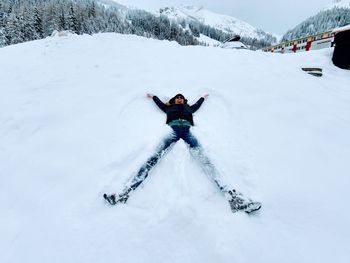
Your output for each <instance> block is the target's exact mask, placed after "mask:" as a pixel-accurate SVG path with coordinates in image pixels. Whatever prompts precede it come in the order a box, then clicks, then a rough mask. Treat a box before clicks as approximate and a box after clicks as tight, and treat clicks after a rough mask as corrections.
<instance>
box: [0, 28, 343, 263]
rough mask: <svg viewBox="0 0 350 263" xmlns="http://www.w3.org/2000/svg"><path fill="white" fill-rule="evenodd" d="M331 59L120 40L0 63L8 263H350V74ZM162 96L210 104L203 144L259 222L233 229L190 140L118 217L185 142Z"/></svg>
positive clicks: (203, 117) (251, 219)
mask: <svg viewBox="0 0 350 263" xmlns="http://www.w3.org/2000/svg"><path fill="white" fill-rule="evenodd" d="M331 52H332V51H331V49H326V50H320V51H315V52H305V53H299V54H286V55H280V54H269V53H261V52H252V51H247V50H224V49H220V48H213V47H182V46H179V45H178V44H176V43H173V42H168V41H157V40H152V39H145V38H141V37H136V36H132V35H118V34H97V35H94V36H86V35H84V36H75V35H68V36H64V37H52V38H47V39H44V40H40V41H33V42H28V43H24V44H19V45H13V46H8V47H5V48H2V49H0V79H1V87H0V160H1V163H0V177H1V184H0V211H1V217H0V232H1V237H0V261H1V262H5V263H12V262H13V263H15V262H35V263H38V262H85V263H87V262H101V261H106V262H110V261H117V262H162V263H163V262H191V263H193V262H224V263H226V262H238V263H239V262H242V263H245V262H291V263H292V262H293V263H294V262H329V261H334V262H340V263H343V262H344V263H345V262H347V260H348V258H349V257H350V253H349V252H348V249H347V246H348V244H349V243H350V238H349V237H350V231H349V228H348V222H349V220H350V214H349V212H347V210H344V207H346V201H347V198H346V197H347V192H348V189H349V186H350V185H349V183H350V180H349V178H348V174H349V172H350V169H349V165H348V156H350V140H349V136H348V134H349V132H350V117H349V116H350V106H349V105H350V90H349V85H348V83H349V79H350V74H349V71H345V70H340V69H338V68H336V67H334V66H333V65H332V63H331ZM307 66H310V67H311V66H320V67H322V68H323V73H324V75H323V77H321V78H315V77H313V76H310V75H308V74H306V73H305V72H302V71H301V70H300V68H301V67H307ZM147 92H149V93H154V94H156V95H158V96H159V97H160V99H162V100H163V101H167V100H169V99H170V98H171V97H172V96H173V95H175V94H177V93H183V94H184V95H185V96H186V97H187V98H188V100H189V102H190V103H191V104H192V103H195V102H196V101H197V99H198V98H199V97H200V96H201V95H204V94H206V93H209V94H210V96H209V97H208V99H207V100H206V101H205V102H204V104H203V105H202V107H201V108H200V109H199V110H198V112H196V113H195V116H194V121H195V124H196V125H195V127H193V129H192V132H193V134H195V135H196V137H197V138H198V140H199V141H200V143H201V144H202V146H203V148H204V151H205V153H206V154H207V155H208V156H209V158H210V159H211V161H212V162H213V163H214V164H215V166H216V167H217V169H218V170H219V171H220V173H221V174H222V177H223V178H224V180H225V181H226V182H227V184H229V185H231V186H233V187H235V188H237V189H239V190H241V191H242V192H243V193H244V194H246V195H247V196H249V197H252V198H254V199H257V200H259V201H261V202H262V203H263V208H262V209H261V211H260V212H259V213H257V214H255V215H246V214H244V213H236V214H232V213H231V211H230V208H229V204H228V203H227V201H226V200H225V199H224V197H223V196H222V195H221V194H220V193H219V192H218V191H217V189H216V187H215V185H214V184H213V183H212V182H211V181H210V179H209V178H207V177H206V176H205V175H204V174H203V172H202V171H201V168H200V167H199V165H198V164H197V163H196V162H195V160H193V159H192V157H191V155H190V153H189V151H188V147H187V146H186V145H185V143H184V142H182V141H179V142H178V143H177V144H175V145H174V146H173V148H172V150H171V151H169V152H168V153H167V154H166V155H165V156H164V158H163V159H162V160H161V161H160V163H159V164H158V165H157V166H156V167H155V169H154V170H152V172H151V173H150V175H149V177H148V178H147V179H146V181H145V182H144V184H142V185H141V186H140V188H138V189H137V191H135V192H134V193H133V194H132V196H131V197H130V199H129V201H128V203H127V204H126V205H119V206H116V207H111V206H109V205H106V203H105V202H104V201H103V199H102V194H103V193H104V192H108V193H109V192H119V191H120V190H121V189H122V188H123V186H124V183H125V182H126V181H127V180H129V179H130V178H131V177H132V176H133V175H134V174H135V173H136V172H137V170H138V169H139V167H140V166H141V165H142V163H143V162H144V161H145V160H147V158H148V157H149V156H150V155H151V154H152V153H153V152H154V151H155V149H156V148H157V146H158V145H159V143H160V141H161V139H162V138H163V137H164V136H166V135H167V134H169V132H170V128H169V127H167V126H166V125H165V119H166V118H165V115H164V113H163V112H161V111H160V110H159V109H158V108H157V107H156V105H155V104H154V103H153V102H152V100H149V99H147V98H146V96H145V94H146V93H147Z"/></svg>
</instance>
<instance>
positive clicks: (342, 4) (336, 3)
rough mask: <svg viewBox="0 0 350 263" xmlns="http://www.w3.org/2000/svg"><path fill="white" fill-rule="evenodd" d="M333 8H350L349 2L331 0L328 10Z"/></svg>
mask: <svg viewBox="0 0 350 263" xmlns="http://www.w3.org/2000/svg"><path fill="white" fill-rule="evenodd" d="M334 7H339V8H350V0H333V1H332V4H330V6H329V7H328V9H332V8H334Z"/></svg>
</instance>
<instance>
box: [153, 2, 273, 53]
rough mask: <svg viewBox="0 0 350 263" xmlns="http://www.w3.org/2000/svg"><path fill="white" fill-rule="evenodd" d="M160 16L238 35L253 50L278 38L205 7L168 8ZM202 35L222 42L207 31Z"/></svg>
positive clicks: (230, 34)
mask: <svg viewBox="0 0 350 263" xmlns="http://www.w3.org/2000/svg"><path fill="white" fill-rule="evenodd" d="M159 14H160V15H166V16H167V17H168V18H170V19H171V20H175V21H178V23H180V24H188V25H191V24H192V25H195V24H198V26H197V27H202V28H203V27H205V26H207V27H208V26H209V27H211V28H213V29H215V30H219V31H221V32H223V33H225V34H226V35H228V36H232V35H236V34H238V35H240V36H241V37H242V42H243V43H245V44H246V45H248V46H250V47H251V48H252V49H255V48H260V47H262V46H268V45H271V44H272V43H275V42H277V39H276V37H275V36H273V35H272V34H270V33H266V32H264V31H263V30H261V29H257V28H255V27H253V26H252V25H250V24H248V23H246V22H244V21H241V20H239V19H237V18H235V17H232V16H227V15H222V14H217V13H214V12H212V11H209V10H207V9H205V8H203V7H195V6H179V7H166V8H163V9H160V10H159ZM184 21H185V22H184ZM200 33H202V34H204V35H207V36H209V37H211V38H214V39H217V40H219V41H221V39H218V38H216V37H215V36H212V35H208V34H207V32H206V31H202V32H200Z"/></svg>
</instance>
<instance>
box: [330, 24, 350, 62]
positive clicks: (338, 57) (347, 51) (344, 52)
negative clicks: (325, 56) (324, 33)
mask: <svg viewBox="0 0 350 263" xmlns="http://www.w3.org/2000/svg"><path fill="white" fill-rule="evenodd" d="M333 32H334V33H335V35H334V44H335V47H334V52H333V58H332V61H333V64H334V65H336V66H337V67H339V68H342V69H350V27H345V28H343V29H341V28H340V29H338V30H334V31H333Z"/></svg>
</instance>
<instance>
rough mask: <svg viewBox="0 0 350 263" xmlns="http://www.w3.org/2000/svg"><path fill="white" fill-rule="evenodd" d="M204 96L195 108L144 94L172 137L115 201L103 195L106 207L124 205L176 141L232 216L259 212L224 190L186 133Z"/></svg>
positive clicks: (183, 101)
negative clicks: (185, 147)
mask: <svg viewBox="0 0 350 263" xmlns="http://www.w3.org/2000/svg"><path fill="white" fill-rule="evenodd" d="M208 96H209V95H208V94H206V95H204V96H203V97H201V98H200V99H199V100H198V101H197V102H196V103H195V104H193V105H192V106H190V105H188V104H187V100H186V98H185V97H184V96H183V95H182V94H177V95H176V96H175V97H173V98H171V99H170V100H169V102H167V103H163V102H162V101H161V100H160V99H159V98H158V97H157V96H154V95H153V94H147V97H148V98H150V99H153V101H154V102H155V103H156V105H157V106H158V107H159V108H160V109H161V110H162V111H163V112H165V113H166V115H167V120H166V124H168V125H169V126H170V127H171V128H172V133H171V134H169V135H168V136H167V137H166V138H165V139H164V140H163V141H162V143H161V145H160V146H159V148H158V150H157V151H156V153H155V154H154V155H152V156H151V157H150V158H149V159H148V160H147V161H146V162H145V163H144V164H143V165H142V166H141V168H140V169H139V171H138V172H137V174H136V175H135V177H133V178H132V180H131V181H130V182H129V183H128V184H127V186H126V187H125V189H124V191H123V192H122V193H121V194H119V195H118V197H116V195H115V194H112V195H107V194H104V198H105V199H106V200H107V201H108V202H109V203H110V204H112V205H115V204H117V203H125V202H126V201H127V200H128V198H129V195H130V192H131V191H134V190H135V189H136V188H137V187H138V186H139V185H140V184H141V183H142V182H143V181H144V180H145V179H146V178H147V176H148V173H149V172H150V171H151V169H152V168H153V167H154V166H155V165H156V164H157V163H158V161H159V160H160V159H161V158H162V157H163V156H164V154H165V153H166V152H167V151H168V149H169V147H170V146H171V145H173V144H174V143H176V142H177V141H178V140H180V139H182V140H184V141H185V142H186V143H187V144H188V146H189V149H190V152H191V155H192V156H193V157H194V159H196V160H197V161H198V163H199V164H200V165H201V167H202V169H203V171H204V173H205V174H206V175H207V176H208V177H209V178H211V179H212V181H213V182H214V183H215V184H216V185H217V187H218V188H219V189H220V191H221V192H222V193H223V194H224V195H225V196H226V198H227V199H228V201H229V203H230V206H231V209H232V211H233V212H236V211H245V212H247V213H250V212H253V211H256V210H258V209H260V207H261V204H260V203H259V202H254V201H251V200H249V199H246V198H244V197H243V195H242V194H240V193H238V192H237V191H236V190H234V189H228V188H227V186H226V185H225V184H224V183H223V182H222V179H221V177H220V175H219V173H218V171H217V170H216V168H215V166H214V165H213V164H212V163H211V162H210V160H209V158H208V157H207V156H206V155H205V154H204V153H203V148H202V147H201V145H200V144H199V142H198V140H197V139H196V138H195V137H194V136H193V134H192V133H191V132H190V128H191V126H193V125H194V124H193V113H195V112H196V111H197V110H198V109H199V108H200V106H201V105H202V103H203V102H204V100H205V99H206V98H207V97H208Z"/></svg>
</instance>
